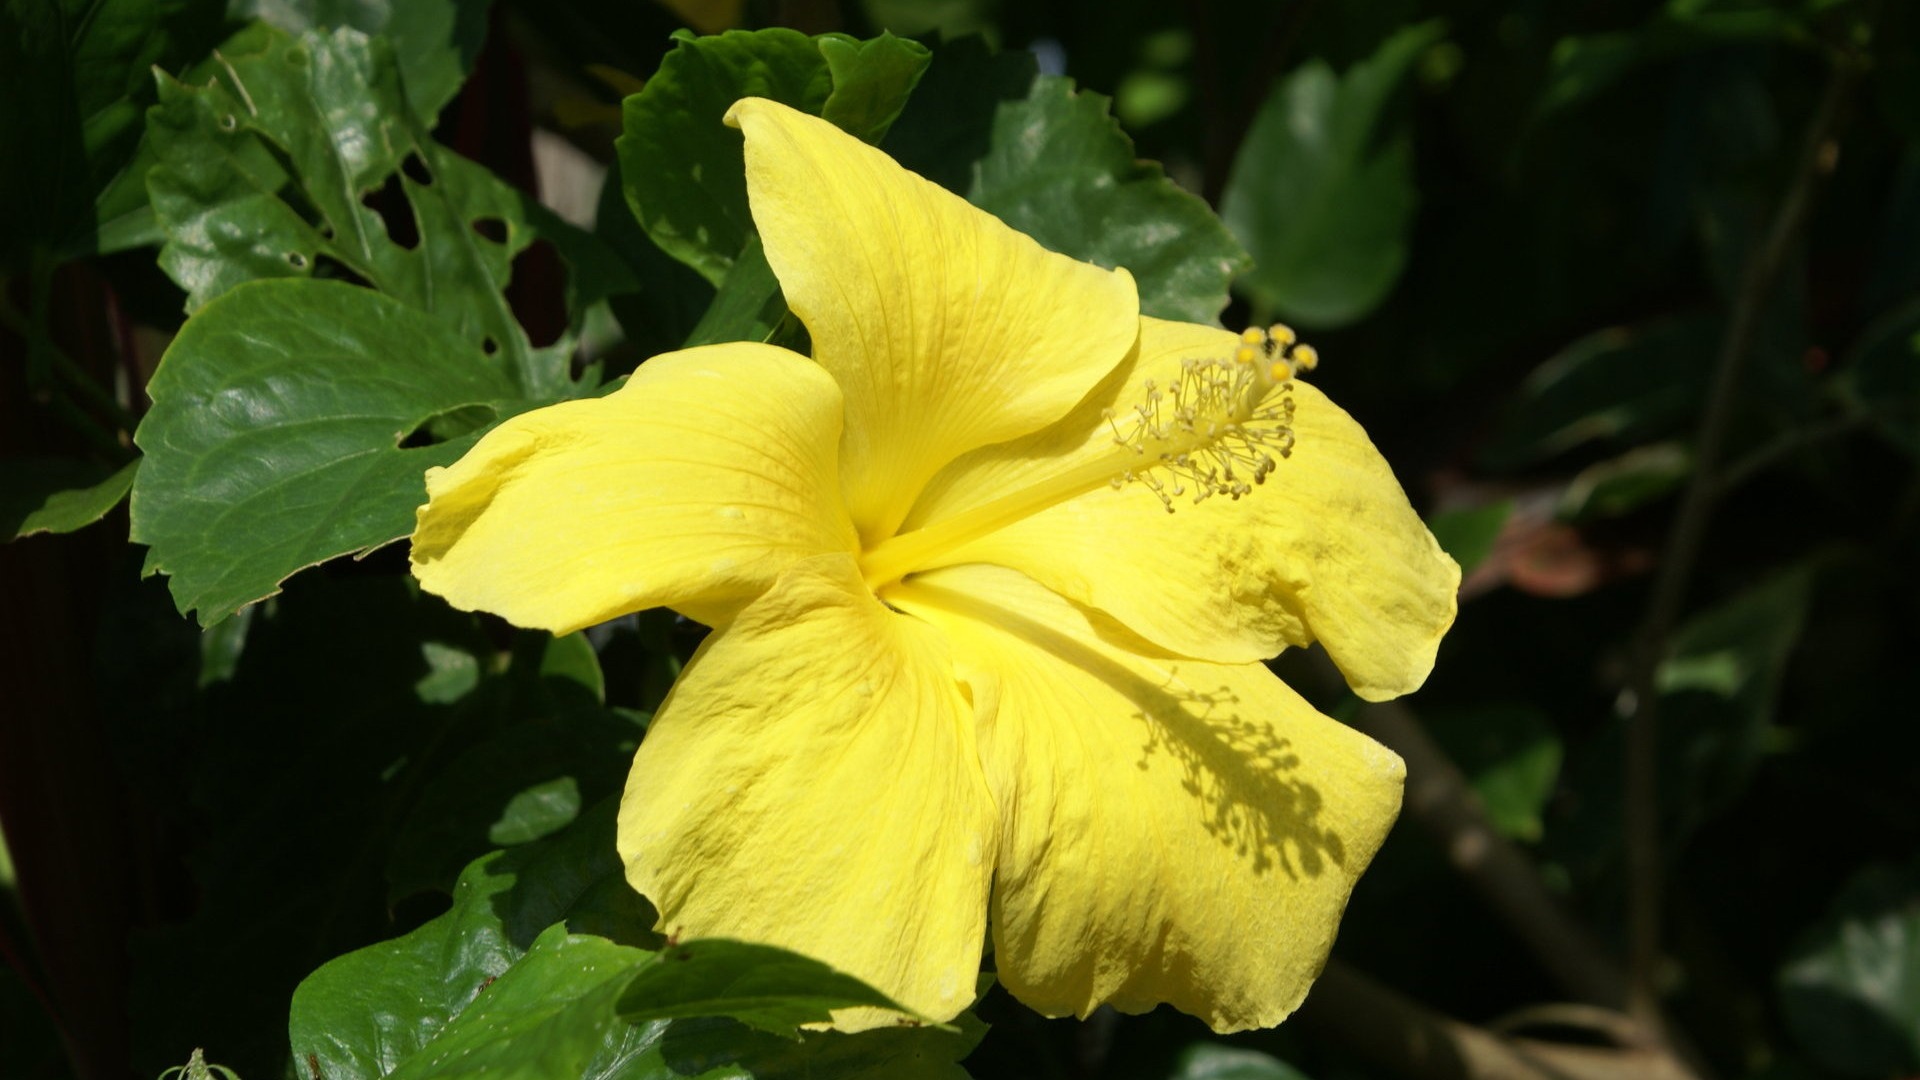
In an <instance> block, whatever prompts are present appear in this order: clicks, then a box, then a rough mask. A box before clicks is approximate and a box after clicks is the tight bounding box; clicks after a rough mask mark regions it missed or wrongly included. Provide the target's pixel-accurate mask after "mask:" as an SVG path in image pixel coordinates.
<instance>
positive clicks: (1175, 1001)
mask: <svg viewBox="0 0 1920 1080" xmlns="http://www.w3.org/2000/svg"><path fill="white" fill-rule="evenodd" d="M887 597H888V600H889V602H890V603H893V604H895V605H896V606H898V607H900V608H902V609H903V610H906V611H909V612H911V613H913V614H917V615H920V616H922V617H924V618H926V619H927V620H928V621H930V622H932V623H933V624H935V625H936V626H938V627H940V629H942V630H943V631H945V632H946V634H947V635H948V637H949V639H950V640H951V641H952V642H953V654H954V662H955V663H956V665H958V667H959V669H960V672H961V675H962V677H963V678H964V679H965V680H966V681H967V683H968V684H969V686H970V687H971V689H972V692H973V700H974V702H975V703H976V706H977V707H978V708H979V710H980V716H981V729H980V752H981V756H982V760H983V761H984V763H985V764H986V769H987V781H988V784H989V785H990V786H991V788H992V789H993V793H994V798H995V800H996V801H997V803H998V804H999V807H1000V813H1001V825H1000V829H1001V832H1000V855H999V867H998V869H997V871H996V880H995V888H994V894H993V941H994V957H995V963H996V966H997V967H998V969H999V977H1000V980H1001V982H1002V983H1004V984H1005V985H1006V987H1007V989H1008V990H1010V991H1011V992H1012V993H1013V995H1014V996H1015V997H1017V998H1019V999H1020V1000H1021V1001H1024V1002H1026V1003H1027V1004H1028V1005H1030V1006H1032V1007H1033V1008H1035V1009H1037V1010H1039V1011H1041V1012H1043V1013H1046V1014H1048V1015H1053V1016H1059V1015H1066V1014H1072V1015H1076V1016H1085V1015H1087V1013H1088V1012H1090V1011H1092V1010H1093V1009H1094V1008H1096V1007H1097V1006H1099V1005H1101V1004H1102V1003H1110V1004H1112V1005H1113V1006H1114V1007H1115V1008H1118V1009H1120V1010H1121V1011H1123V1012H1144V1011H1146V1010H1148V1009H1151V1008H1152V1007H1154V1006H1155V1005H1156V1004H1159V1003H1161V1002H1167V1003H1170V1004H1172V1005H1173V1006H1174V1007H1175V1008H1178V1009H1180V1010H1181V1011H1183V1012H1187V1013H1191V1014H1193V1015H1194V1016H1198V1017H1200V1018H1201V1019H1203V1020H1205V1021H1206V1022H1207V1023H1208V1024H1209V1025H1211V1026H1212V1027H1213V1028H1214V1030H1216V1031H1221V1032H1227V1031H1239V1030H1243V1029H1246V1028H1253V1027H1266V1026H1270V1025H1272V1024H1276V1023H1278V1022H1280V1021H1281V1020H1282V1019H1284V1018H1285V1017H1286V1016H1287V1014H1288V1013H1290V1012H1292V1011H1293V1009H1294V1008H1295V1007H1296V1006H1298V1005H1299V1003H1300V1001H1301V999H1302V998H1304V997H1305V996H1306V992H1307V988H1308V987H1309V986H1310V985H1311V984H1312V982H1313V980H1314V979H1315V978H1316V977H1317V976H1318V975H1319V973H1320V969H1321V966H1322V965H1323V964H1324V963H1325V962H1326V956H1327V950H1328V949H1329V948H1330V947H1331V946H1332V944H1333V938H1334V932H1335V930H1336V928H1337V926H1338V924H1339V920H1340V914H1341V912H1342V911H1343V910H1344V908H1345V906H1346V902H1347V895H1348V893H1349V892H1350V891H1351V890H1352V888H1353V884H1354V882H1355V881H1356V880H1358V878H1359V877H1360V873H1361V871H1362V870H1364V869H1365V868H1366V865H1367V863H1368V861H1369V860H1370V859H1372V858H1373V855H1374V852H1375V851H1377V850H1378V849H1379V846H1380V843H1381V841H1382V840H1383V839H1384V838H1385V837H1386V834H1387V830H1388V829H1389V828H1390V827H1391V826H1392V824H1393V820H1394V817H1395V816H1396V815H1397V814H1398V812H1399V807H1400V790H1401V782H1402V779H1403V777H1404V769H1403V767H1402V765H1401V763H1400V759H1399V758H1398V757H1396V756H1394V754H1393V753H1392V752H1391V751H1389V750H1387V749H1386V748H1385V747H1382V746H1380V745H1379V744H1377V743H1375V742H1373V741H1372V740H1371V739H1368V738H1366V737H1365V736H1363V735H1361V734H1359V733H1358V732H1355V731H1353V730H1351V729H1349V728H1346V727H1343V726H1342V725H1340V724H1338V723H1335V722H1334V721H1332V720H1329V719H1328V718H1326V717H1324V716H1322V715H1320V714H1319V713H1317V712H1315V711H1314V710H1313V708H1312V707H1311V706H1309V705H1308V704H1307V703H1306V702H1304V701H1303V700H1301V699H1300V697H1299V695H1297V694H1295V693H1294V692H1293V691H1292V690H1290V689H1288V688H1287V687H1286V685H1285V684H1283V683H1281V682H1280V680H1279V679H1277V678H1275V677H1274V676H1273V674H1272V673H1271V672H1269V671H1267V670H1266V668H1265V667H1264V666H1262V665H1259V664H1235V665H1223V664H1210V663H1205V662H1201V661H1196V660H1187V659H1179V658H1174V657H1170V656H1168V655H1167V654H1166V653H1164V652H1162V651H1159V650H1155V649H1154V648H1153V647H1152V646H1151V645H1149V644H1147V643H1146V642H1144V641H1141V640H1140V639H1139V638H1137V637H1135V636H1133V635H1131V634H1129V633H1127V631H1126V630H1125V629H1124V628H1123V627H1120V626H1119V625H1117V624H1115V623H1113V622H1112V621H1111V620H1109V619H1105V618H1103V617H1101V616H1098V615H1090V614H1088V613H1087V612H1086V611H1085V610H1084V609H1081V608H1077V607H1075V606H1074V605H1072V604H1069V603H1068V602H1066V601H1064V600H1062V599H1060V598H1059V597H1057V596H1054V595H1053V594H1052V593H1049V592H1048V591H1047V590H1045V589H1044V588H1041V587H1040V586H1038V585H1036V584H1035V583H1034V582H1032V581H1031V580H1030V579H1028V578H1025V577H1023V576H1021V575H1020V574H1017V573H1014V572H1012V571H1009V570H1006V569H1003V568H1000V567H991V566H978V565H976V566H964V567H955V568H952V569H948V570H940V571H935V572H934V573H931V574H927V575H923V576H921V577H918V578H915V579H912V580H910V581H908V582H907V583H905V584H904V585H900V586H896V587H895V588H893V589H890V590H889V591H888V593H887Z"/></svg>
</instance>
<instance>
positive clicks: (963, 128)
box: [881, 36, 1037, 195]
mask: <svg viewBox="0 0 1920 1080" xmlns="http://www.w3.org/2000/svg"><path fill="white" fill-rule="evenodd" d="M1036 71H1037V67H1036V65H1035V63H1034V59H1033V54H1032V53H1030V52H1028V51H1027V50H1025V49H1015V50H1013V51H1012V52H995V51H993V49H992V47H991V46H989V45H988V44H987V43H986V39H984V38H981V37H979V36H971V37H963V38H960V39H958V40H956V41H943V42H941V43H940V44H939V45H937V46H935V48H934V51H933V61H932V63H931V64H929V65H928V67H927V73H926V75H925V77H923V78H922V79H921V80H920V85H919V86H918V87H917V88H916V89H915V90H914V92H913V96H912V97H911V98H908V99H907V106H906V108H905V109H903V110H901V112H900V122H899V123H897V124H895V125H894V126H893V129H892V130H891V131H889V132H887V137H886V139H885V140H884V141H883V142H882V143H881V147H882V148H883V149H884V150H886V152H887V153H889V154H891V155H893V159H894V160H895V161H898V162H899V163H900V164H901V165H903V166H905V167H906V168H908V169H910V170H912V171H913V172H916V173H919V174H920V175H921V176H924V177H926V178H927V179H929V180H931V181H933V182H934V183H936V184H939V185H940V186H941V187H944V188H946V189H947V190H948V191H951V192H953V193H955V194H957V195H965V194H966V193H967V191H968V190H969V189H970V188H971V187H972V186H973V166H974V163H975V162H977V161H979V160H980V159H981V158H983V157H986V156H987V152H988V150H989V149H990V148H991V147H992V145H993V129H994V125H995V123H996V122H997V119H998V116H999V109H1000V105H1001V104H1002V103H1003V102H1019V101H1024V100H1026V98H1027V95H1028V93H1029V92H1031V91H1032V89H1033V80H1034V76H1035V73H1036Z"/></svg>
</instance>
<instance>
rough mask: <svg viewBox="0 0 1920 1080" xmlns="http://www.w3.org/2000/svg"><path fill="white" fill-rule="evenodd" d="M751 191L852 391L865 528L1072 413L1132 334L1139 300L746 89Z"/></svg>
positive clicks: (767, 233)
mask: <svg viewBox="0 0 1920 1080" xmlns="http://www.w3.org/2000/svg"><path fill="white" fill-rule="evenodd" d="M727 121H728V123H731V124H734V125H735V126H737V127H739V128H740V129H741V131H742V132H743V133H744V134H745V135H746V158H747V194H748V198H749V201H750V203H751V206H752V209H753V219H754V223H755V224H756V225H758V226H759V229H760V236H761V239H762V241H763V242H764V243H765V245H766V252H767V261H768V262H769V263H770V264H772V266H773V271H774V273H775V275H776V276H778V277H779V279H780V286H781V289H782V290H783V291H784V292H785V294H786V297H787V302H788V304H789V305H791V306H792V308H793V311H794V312H795V314H797V315H799V317H800V319H801V321H802V322H804V323H805V324H806V327H807V331H808V333H809V334H811V335H812V338H813V355H814V358H815V359H816V360H818V361H819V362H820V363H821V364H822V365H824V366H825V367H826V369H827V370H828V371H830V372H832V373H833V376H834V378H835V379H837V380H838V381H839V383H840V386H841V388H842V389H843V390H844V391H845V392H846V395H847V429H846V437H845V441H844V443H843V447H842V454H841V472H842V479H843V480H844V481H845V483H846V487H847V497H848V502H849V505H850V506H851V508H852V512H853V520H854V523H855V525H856V526H858V528H859V529H860V533H861V535H862V536H863V537H865V538H866V539H867V540H869V541H873V540H878V539H881V538H884V537H885V536H887V535H890V534H891V533H892V531H893V529H894V527H895V526H897V525H898V524H899V522H900V519H901V517H902V516H903V515H905V514H906V512H907V508H908V507H909V506H910V505H911V504H912V502H913V498H914V496H915V495H916V494H917V493H918V491H919V489H920V487H921V485H922V484H924V483H925V481H926V479H927V478H928V477H929V476H931V475H933V473H934V471H935V470H937V469H939V468H940V467H941V466H943V465H945V464H946V463H947V462H949V461H951V460H953V459H954V458H955V457H958V456H959V455H961V454H963V453H965V452H967V451H969V450H972V449H974V448H976V447H980V446H985V445H987V444H989V443H994V442H1001V441H1003V440H1006V439H1011V438H1015V437H1017V436H1020V435H1025V434H1027V433H1028V432H1031V431H1034V430H1036V429H1038V428H1039V427H1041V426H1042V425H1044V424H1046V423H1048V422H1050V421H1052V420H1056V419H1058V418H1059V417H1061V416H1063V415H1065V414H1066V412H1067V411H1068V410H1069V409H1071V408H1072V407H1073V406H1074V404H1075V403H1076V402H1078V401H1079V400H1080V399H1081V398H1082V397H1083V396H1085V394H1086V392H1087V391H1088V390H1090V389H1092V388H1093V386H1094V385H1095V384H1096V383H1098V382H1099V381H1100V379H1101V378H1102V377H1103V376H1105V375H1106V374H1107V373H1108V372H1110V371H1112V370H1113V368H1114V365H1116V364H1118V363H1119V362H1120V361H1121V359H1122V358H1123V357H1124V356H1125V355H1126V353H1127V351H1128V349H1129V348H1131V346H1132V344H1133V341H1134V337H1135V335H1136V333H1137V332H1138V323H1137V322H1136V316H1137V314H1138V311H1139V300H1138V296H1137V294H1136V293H1135V291H1134V285H1133V279H1132V277H1130V276H1129V275H1128V274H1127V273H1126V272H1125V271H1124V270H1123V271H1107V270H1102V269H1100V268H1098V267H1096V266H1093V265H1091V264H1088V263H1081V262H1076V261H1074V260H1072V259H1069V258H1067V257H1066V256H1064V255H1057V254H1054V253H1052V252H1049V251H1047V250H1045V249H1044V248H1042V247H1041V246H1040V245H1039V244H1037V243H1035V242H1034V241H1033V240H1031V239H1030V238H1028V237H1027V236H1025V235H1023V234H1021V233H1018V232H1015V231H1014V230H1012V229H1010V228H1008V227H1007V226H1006V225H1004V224H1002V223H1001V222H1000V221H999V220H998V219H996V218H994V217H992V216H991V215H989V214H987V213H985V212H984V211H981V210H978V209H976V208H974V207H973V206H971V205H969V204H968V203H967V202H966V200H964V199H962V198H960V197H959V196H957V195H954V194H952V193H951V192H948V191H946V190H945V189H943V188H941V187H939V186H938V185H936V184H933V183H930V182H928V181H926V180H923V179H921V178H920V177H918V176H915V175H913V174H912V173H910V172H908V171H906V170H905V169H902V168H901V167H900V166H899V165H898V164H896V163H895V162H894V161H893V159H891V158H889V157H887V156H886V155H885V154H883V153H881V152H880V151H878V150H875V149H874V148H872V147H870V146H867V145H866V144H865V143H862V142H861V141H860V140H858V139H856V138H854V137H852V136H850V135H847V134H845V133H844V132H842V131H840V130H839V129H838V128H836V127H834V126H833V125H832V124H830V123H827V122H826V121H824V120H820V119H818V118H816V117H812V116H807V115H805V114H802V113H798V112H795V111H794V110H792V109H789V108H787V107H785V106H783V105H779V104H776V103H774V102H771V101H765V100H761V99H758V98H748V99H746V100H744V101H741V102H739V103H738V104H736V105H734V107H733V109H732V111H730V112H729V113H728V114H727Z"/></svg>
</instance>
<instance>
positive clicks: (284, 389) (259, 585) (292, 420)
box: [132, 281, 531, 625]
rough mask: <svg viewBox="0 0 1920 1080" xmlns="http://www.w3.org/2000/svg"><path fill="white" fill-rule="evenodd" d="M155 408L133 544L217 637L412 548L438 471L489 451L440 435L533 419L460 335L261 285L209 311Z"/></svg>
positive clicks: (396, 309) (308, 287) (406, 316)
mask: <svg viewBox="0 0 1920 1080" xmlns="http://www.w3.org/2000/svg"><path fill="white" fill-rule="evenodd" d="M148 393H149V394H150V395H151V396H152V398H153V409H152V411H150V412H149V413H148V414H147V417H146V419H145V420H144V421H143V422H142V423H141V425H140V430H139V432H138V434H137V436H136V440H137V441H138V443H139V445H140V447H141V449H143V450H145V451H146V453H147V458H146V462H145V464H144V465H142V466H141V469H140V475H139V477H138V479H137V480H136V482H135V484H134V490H133V508H132V516H133V529H132V536H133V539H134V540H135V541H136V542H138V543H142V544H146V545H148V546H149V548H150V549H151V550H150V551H149V552H148V557H147V569H148V571H149V572H160V573H165V574H168V575H170V578H171V580H170V581H169V582H168V585H169V587H170V588H171V589H172V590H173V595H174V599H175V601H176V602H177V603H178V604H179V606H180V609H181V610H182V611H183V612H184V611H197V612H198V614H199V618H200V621H201V622H202V623H203V624H206V625H211V624H212V623H216V622H218V621H220V620H221V619H223V618H225V617H227V616H228V615H230V614H232V613H233V611H235V610H236V609H238V608H239V607H240V606H241V605H243V604H248V603H252V602H253V601H256V600H260V599H263V598H265V597H267V596H271V595H273V593H274V592H275V591H277V589H278V588H279V585H280V582H282V581H283V580H285V579H286V578H287V577H288V576H289V575H291V574H293V573H294V572H295V571H297V570H300V569H302V568H304V567H308V566H313V565H315V564H317V563H320V562H324V561H326V560H327V559H331V558H335V557H337V556H340V555H348V554H356V553H359V552H364V551H368V550H371V549H373V548H376V547H379V546H380V545H382V544H387V543H391V542H392V541H394V540H397V539H399V538H400V537H403V536H405V535H407V534H408V533H409V532H411V531H412V529H413V511H414V508H415V507H416V506H419V505H420V504H421V503H422V502H424V501H425V499H426V481H425V479H424V478H423V475H424V473H425V471H426V469H427V468H428V467H429V466H433V465H447V464H451V463H452V462H453V461H454V459H455V458H458V457H459V456H460V455H461V454H462V453H463V452H465V450H466V448H467V447H468V446H471V445H472V444H473V442H474V440H476V439H477V438H478V437H479V434H480V431H479V427H478V426H476V425H475V424H473V423H467V424H466V430H464V431H454V430H448V431H447V432H446V433H445V435H444V437H435V436H432V435H429V434H426V433H424V431H423V429H425V428H426V427H427V426H428V425H429V424H430V422H432V421H434V420H436V419H437V418H443V417H453V416H466V415H469V413H468V412H467V411H468V410H480V411H482V412H484V414H485V416H486V418H487V420H488V421H489V422H490V421H491V420H495V419H499V418H503V417H505V416H507V415H509V414H511V413H513V412H515V411H518V410H521V409H524V408H527V407H528V406H529V405H530V404H531V403H529V402H528V401H526V400H525V399H524V398H523V397H522V396H521V390H520V388H519V387H518V386H516V385H515V384H514V383H513V382H512V381H511V380H510V379H509V378H508V376H507V375H506V373H505V372H503V371H502V370H500V368H499V367H498V366H497V365H494V364H491V363H489V362H488V361H487V358H486V357H485V356H484V355H483V354H481V353H480V351H479V350H478V349H476V348H474V347H473V346H472V344H471V343H470V342H467V341H465V340H463V339H462V338H461V337H460V336H459V335H458V334H457V333H456V332H455V331H454V329H453V327H452V326H450V325H448V324H447V323H445V322H442V321H441V320H439V319H436V318H434V317H432V316H430V315H428V314H426V313H424V312H421V311H418V310H415V309H413V308H410V307H407V306H406V305H404V304H402V303H400V302H399V301H397V300H392V299H389V298H387V297H385V296H383V295H381V294H379V293H376V292H374V291H372V290H371V289H364V288H360V287H359V286H355V285H347V284H344V283H340V282H317V281H262V282H254V283H251V284H247V285H243V286H241V287H240V288H237V289H234V290H232V291H231V292H229V293H227V294H226V295H224V296H222V297H221V298H220V299H218V300H215V301H214V302H213V303H211V304H209V305H207V307H206V308H204V309H202V311H201V312H200V314H199V315H197V316H195V317H194V318H193V319H190V320H188V322H187V324H186V326H185V327H183V328H182V329H181V331H180V335H179V337H177V338H175V339H174V342H173V345H172V346H171V347H170V348H169V349H168V350H167V353H166V356H165V357H163V358H162V360H161V363H160V368H159V370H158V371H157V372H155V374H154V377H153V381H152V383H151V384H150V385H149V386H148ZM475 419H476V420H477V419H478V417H475ZM418 443H425V445H414V444H418Z"/></svg>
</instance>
